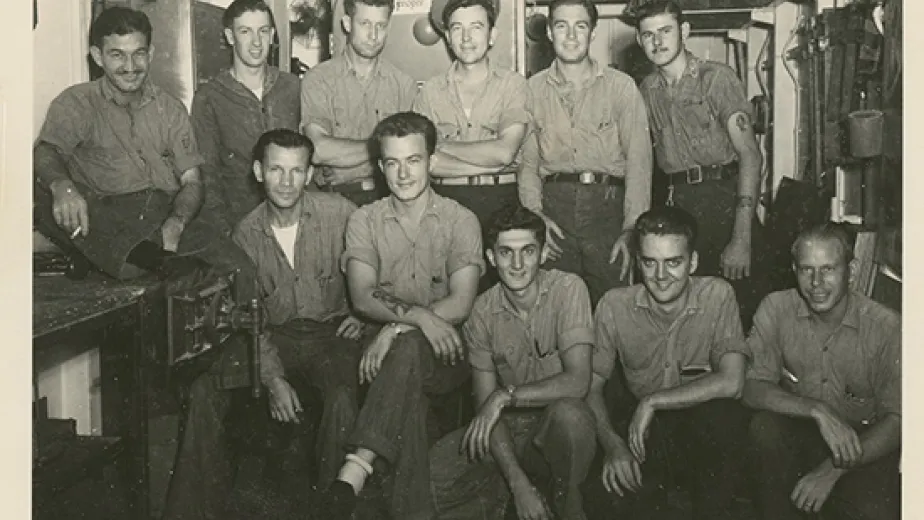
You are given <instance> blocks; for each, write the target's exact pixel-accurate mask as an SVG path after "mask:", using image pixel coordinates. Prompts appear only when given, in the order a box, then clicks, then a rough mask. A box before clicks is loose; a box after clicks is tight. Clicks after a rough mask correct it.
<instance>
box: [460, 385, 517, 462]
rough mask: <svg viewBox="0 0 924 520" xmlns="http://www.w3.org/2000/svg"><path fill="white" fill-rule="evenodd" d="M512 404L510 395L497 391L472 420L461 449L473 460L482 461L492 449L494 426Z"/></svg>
mask: <svg viewBox="0 0 924 520" xmlns="http://www.w3.org/2000/svg"><path fill="white" fill-rule="evenodd" d="M508 402H510V395H509V394H508V393H506V392H505V391H503V390H500V389H497V390H494V392H492V393H491V395H489V396H488V398H487V399H486V400H485V402H484V404H482V405H481V409H480V410H478V415H476V416H475V418H474V419H472V422H471V423H469V425H468V428H467V429H466V430H465V435H463V436H462V444H461V447H462V448H464V449H465V450H466V451H467V452H468V456H469V458H470V459H472V460H481V459H482V458H484V457H485V456H486V455H487V454H488V452H489V451H490V449H491V432H493V431H494V426H495V425H497V421H498V420H500V415H501V411H502V410H503V409H504V406H505V405H506V404H507V403H508Z"/></svg>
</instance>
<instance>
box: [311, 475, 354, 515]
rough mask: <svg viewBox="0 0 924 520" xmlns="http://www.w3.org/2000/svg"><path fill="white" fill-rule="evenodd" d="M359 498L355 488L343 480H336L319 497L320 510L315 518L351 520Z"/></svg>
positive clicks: (316, 511)
mask: <svg viewBox="0 0 924 520" xmlns="http://www.w3.org/2000/svg"><path fill="white" fill-rule="evenodd" d="M358 503H359V498H358V497H357V496H356V493H355V492H354V491H353V486H351V485H349V484H347V483H346V482H344V481H342V480H335V481H334V483H333V484H331V485H330V487H328V488H327V489H326V490H325V491H324V492H322V493H321V495H320V496H319V497H318V508H317V509H316V510H315V515H316V516H315V518H317V519H318V520H321V519H324V520H350V519H351V518H352V517H353V511H355V510H356V505H357V504H358Z"/></svg>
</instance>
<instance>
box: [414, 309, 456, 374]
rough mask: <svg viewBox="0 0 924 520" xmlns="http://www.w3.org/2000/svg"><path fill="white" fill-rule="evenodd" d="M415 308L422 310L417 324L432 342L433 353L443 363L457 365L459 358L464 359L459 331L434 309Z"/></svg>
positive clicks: (418, 310)
mask: <svg viewBox="0 0 924 520" xmlns="http://www.w3.org/2000/svg"><path fill="white" fill-rule="evenodd" d="M415 310H416V311H417V312H420V318H419V319H418V320H417V321H418V323H417V325H418V327H419V328H420V331H421V332H423V334H424V336H426V338H427V341H429V342H430V347H431V348H432V349H433V354H434V355H435V356H436V357H437V358H439V359H441V360H442V361H443V363H445V364H447V365H455V364H456V360H457V359H458V360H461V359H462V339H461V338H460V337H459V332H458V331H457V330H456V328H455V327H453V326H452V324H451V323H449V322H447V321H446V320H444V319H442V318H440V317H439V316H437V315H436V314H435V313H433V312H432V311H430V310H428V309H424V308H422V307H418V308H416V309H415Z"/></svg>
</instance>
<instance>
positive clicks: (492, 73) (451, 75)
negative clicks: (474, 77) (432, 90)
mask: <svg viewBox="0 0 924 520" xmlns="http://www.w3.org/2000/svg"><path fill="white" fill-rule="evenodd" d="M485 60H486V61H487V63H488V81H491V79H492V77H498V76H500V73H499V72H498V69H497V67H496V66H495V65H494V62H493V61H491V59H490V58H485ZM458 68H459V60H454V61H453V62H452V63H450V64H449V68H448V69H447V70H446V76H445V78H446V83H447V84H450V85H451V84H452V82H453V81H455V79H456V74H457V70H458Z"/></svg>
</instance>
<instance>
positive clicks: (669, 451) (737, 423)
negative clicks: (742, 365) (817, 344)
mask: <svg viewBox="0 0 924 520" xmlns="http://www.w3.org/2000/svg"><path fill="white" fill-rule="evenodd" d="M633 411H634V406H633V407H632V408H630V409H628V410H617V411H615V412H616V413H615V414H612V413H611V415H615V417H611V420H613V423H614V425H615V427H616V431H617V432H618V433H619V434H620V435H621V436H623V439H624V440H627V439H628V435H627V433H628V426H629V421H630V420H631V417H632V412H633ZM747 417H748V415H747V410H746V409H745V408H744V407H743V406H742V405H741V404H740V403H739V402H738V401H734V400H730V399H716V400H713V401H709V402H706V403H702V404H699V405H696V406H693V407H691V408H687V409H682V410H662V411H658V412H655V416H654V420H653V421H652V423H651V426H650V427H649V436H648V438H647V440H646V441H645V454H646V458H645V462H644V463H643V464H642V465H641V471H642V489H641V491H639V492H638V493H633V492H632V491H627V492H625V496H624V497H622V498H620V497H619V496H618V495H617V494H615V493H607V491H606V489H605V488H604V487H603V484H602V481H601V474H602V468H603V459H604V457H603V456H604V455H605V453H602V451H601V454H600V456H598V457H597V458H596V460H595V461H594V464H593V466H592V469H591V472H590V474H589V475H588V478H587V480H586V482H585V484H584V492H585V496H586V499H585V503H586V508H587V512H588V517H589V518H592V519H601V520H603V519H608V518H615V517H620V518H623V517H624V518H645V519H647V518H660V516H659V515H663V514H665V512H666V511H667V510H668V508H667V489H668V488H669V486H671V485H672V484H674V483H680V484H681V485H682V486H683V487H684V488H686V489H687V490H689V491H690V495H691V500H692V505H693V516H692V518H693V519H694V520H714V519H715V520H718V519H726V518H728V519H730V518H731V517H730V516H728V515H729V514H730V510H731V509H732V504H733V501H734V498H735V490H736V486H737V484H738V480H739V479H741V478H742V477H743V476H744V475H745V474H744V464H743V461H744V454H745V438H746V435H747ZM627 442H628V441H627Z"/></svg>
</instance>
